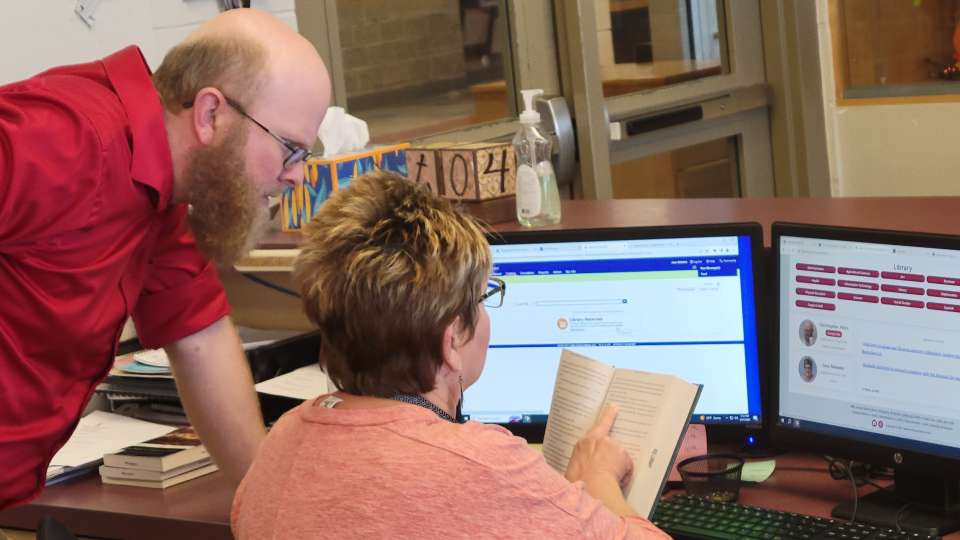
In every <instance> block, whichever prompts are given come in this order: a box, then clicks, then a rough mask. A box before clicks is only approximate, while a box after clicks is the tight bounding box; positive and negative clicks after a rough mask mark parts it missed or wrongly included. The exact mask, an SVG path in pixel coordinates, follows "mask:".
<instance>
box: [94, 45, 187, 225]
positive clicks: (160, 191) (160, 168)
mask: <svg viewBox="0 0 960 540" xmlns="http://www.w3.org/2000/svg"><path fill="white" fill-rule="evenodd" d="M103 65H104V68H105V69H106V72H107V77H108V78H109V79H110V84H112V85H113V88H114V90H116V92H117V96H118V97H119V98H120V102H121V103H123V108H124V109H126V111H127V118H128V119H129V121H130V134H131V138H132V141H131V148H132V150H131V151H132V152H133V161H132V164H131V167H130V174H131V175H132V176H133V179H134V180H135V181H137V182H140V183H141V184H144V185H146V186H149V187H151V188H153V190H154V191H156V193H157V203H156V204H157V210H163V209H165V208H166V207H167V205H168V204H169V203H170V198H171V197H172V195H173V159H172V158H171V157H170V144H169V142H168V140H167V128H166V125H165V124H164V119H163V117H164V112H163V105H162V103H161V102H160V95H159V94H158V93H157V90H156V89H155V88H154V86H153V81H152V80H151V79H150V68H149V66H147V62H146V60H144V58H143V54H142V53H141V52H140V49H139V48H138V47H136V46H133V45H131V46H129V47H127V48H125V49H122V50H120V51H118V52H115V53H113V54H111V55H110V56H107V57H106V58H104V59H103Z"/></svg>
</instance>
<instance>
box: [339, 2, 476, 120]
mask: <svg viewBox="0 0 960 540" xmlns="http://www.w3.org/2000/svg"><path fill="white" fill-rule="evenodd" d="M337 15H338V22H339V27H340V45H341V48H342V52H343V64H344V68H345V77H346V80H345V84H346V87H347V96H348V100H349V101H350V104H351V106H356V105H360V104H361V103H362V102H370V101H371V98H373V97H376V96H391V97H394V98H396V97H399V96H402V95H404V94H409V95H410V96H413V95H415V94H416V93H417V92H418V91H429V90H430V89H434V90H437V91H442V90H444V89H446V88H452V87H455V86H462V85H463V81H464V80H465V76H466V70H465V67H464V59H463V37H462V36H461V31H460V8H459V2H458V1H457V0H416V1H408V0H407V1H402V2H399V1H396V0H338V2H337ZM357 98H361V99H357ZM363 98H366V99H363Z"/></svg>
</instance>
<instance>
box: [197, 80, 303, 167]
mask: <svg viewBox="0 0 960 540" xmlns="http://www.w3.org/2000/svg"><path fill="white" fill-rule="evenodd" d="M223 99H224V101H226V102H227V105H229V106H231V107H233V109H234V110H235V111H237V112H238V113H240V114H241V115H242V116H243V117H244V118H246V119H247V120H249V121H251V122H253V123H254V124H256V125H257V127H259V128H260V129H262V130H264V131H266V132H267V135H270V136H271V137H273V139H274V140H275V141H277V142H278V143H280V145H281V146H283V148H284V149H285V150H286V151H287V155H286V156H284V158H283V168H284V169H288V168H290V167H292V166H294V165H296V164H298V163H301V162H303V161H305V160H307V159H309V158H310V157H311V156H312V155H313V154H312V153H311V152H310V151H309V150H307V149H306V148H304V147H302V146H300V145H298V144H297V143H295V142H293V141H291V140H289V139H287V138H284V137H281V136H280V135H277V134H276V133H274V132H273V131H270V128H268V127H267V126H265V125H263V124H261V123H260V122H258V121H257V119H256V118H254V117H252V116H250V115H249V114H247V111H245V110H243V106H242V105H240V104H239V103H237V102H236V101H234V100H232V99H230V98H228V97H227V96H223ZM182 105H183V108H184V109H189V108H190V107H193V101H188V102H186V103H183V104H182Z"/></svg>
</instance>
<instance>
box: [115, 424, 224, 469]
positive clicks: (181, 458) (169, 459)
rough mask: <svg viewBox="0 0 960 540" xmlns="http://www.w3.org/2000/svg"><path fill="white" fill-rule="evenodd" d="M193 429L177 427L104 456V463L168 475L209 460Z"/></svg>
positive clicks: (208, 455)
mask: <svg viewBox="0 0 960 540" xmlns="http://www.w3.org/2000/svg"><path fill="white" fill-rule="evenodd" d="M209 458H210V454H209V453H207V449H206V448H205V447H204V446H203V445H202V444H201V443H200V438H199V437H198V436H197V434H196V432H195V431H194V430H193V428H192V427H185V428H180V429H178V430H176V431H173V432H171V433H169V434H167V435H164V436H162V437H157V438H154V439H150V440H149V441H146V442H144V443H141V444H138V445H134V446H128V447H126V448H123V449H122V450H120V451H119V452H114V453H110V454H105V455H104V456H103V464H104V465H107V466H109V467H121V468H126V469H144V470H149V471H159V472H168V471H170V470H172V469H175V468H177V467H182V466H184V465H187V464H190V463H196V462H198V461H201V460H204V459H209Z"/></svg>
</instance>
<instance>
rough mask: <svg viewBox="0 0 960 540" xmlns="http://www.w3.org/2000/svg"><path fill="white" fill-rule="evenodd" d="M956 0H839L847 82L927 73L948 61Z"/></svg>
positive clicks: (910, 78)
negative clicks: (845, 46) (845, 54)
mask: <svg viewBox="0 0 960 540" xmlns="http://www.w3.org/2000/svg"><path fill="white" fill-rule="evenodd" d="M956 10H957V2H956V0H947V1H942V0H941V1H927V2H923V3H920V4H916V3H914V2H906V1H896V2H891V1H889V0H887V1H880V2H877V0H844V2H843V21H844V23H845V24H844V25H845V27H846V38H847V39H846V44H847V66H848V69H849V73H848V77H849V83H848V84H849V85H850V86H878V85H884V84H897V83H912V82H919V81H926V80H930V79H931V71H933V72H937V71H939V70H940V69H942V68H943V67H944V66H946V65H947V64H949V63H952V62H953V26H954V25H953V19H954V13H955V12H956Z"/></svg>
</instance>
